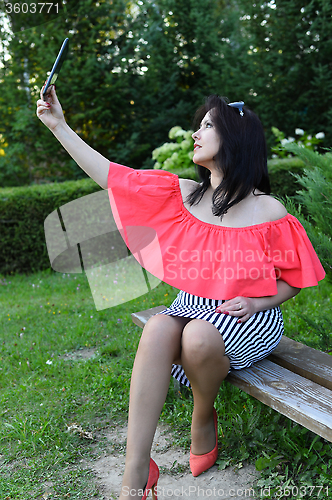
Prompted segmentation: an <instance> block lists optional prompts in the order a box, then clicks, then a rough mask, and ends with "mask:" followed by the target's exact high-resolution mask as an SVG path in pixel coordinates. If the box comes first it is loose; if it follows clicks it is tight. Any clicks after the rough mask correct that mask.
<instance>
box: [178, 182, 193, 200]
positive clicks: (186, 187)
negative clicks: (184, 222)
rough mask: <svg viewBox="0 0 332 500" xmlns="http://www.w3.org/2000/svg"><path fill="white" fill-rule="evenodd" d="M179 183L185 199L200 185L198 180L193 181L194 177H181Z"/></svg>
mask: <svg viewBox="0 0 332 500" xmlns="http://www.w3.org/2000/svg"><path fill="white" fill-rule="evenodd" d="M179 185H180V189H181V195H182V199H183V200H185V199H186V198H187V196H188V195H189V194H190V193H192V191H194V189H195V188H196V187H197V186H198V182H196V181H193V180H192V179H179Z"/></svg>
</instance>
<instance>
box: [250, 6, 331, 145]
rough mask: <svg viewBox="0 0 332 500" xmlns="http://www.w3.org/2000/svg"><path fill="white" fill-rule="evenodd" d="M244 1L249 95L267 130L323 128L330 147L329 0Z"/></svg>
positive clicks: (315, 129)
mask: <svg viewBox="0 0 332 500" xmlns="http://www.w3.org/2000/svg"><path fill="white" fill-rule="evenodd" d="M240 5H241V13H242V34H243V36H246V38H247V46H248V49H249V50H248V51H247V52H246V54H243V58H247V59H248V66H247V68H248V70H249V68H250V71H252V78H250V77H249V78H248V80H247V81H248V83H249V85H250V90H249V95H250V96H251V98H250V101H251V102H252V103H253V107H254V109H255V111H256V112H257V114H258V115H259V116H260V118H261V120H262V122H263V124H264V126H265V127H266V128H267V129H269V130H270V127H272V126H276V127H277V128H279V129H282V130H283V131H284V132H285V134H286V137H288V136H291V135H292V134H293V132H294V130H295V129H296V128H297V127H299V128H301V129H303V130H306V131H308V133H309V134H310V135H314V133H315V131H319V130H324V132H325V135H326V143H325V144H326V146H327V147H330V146H331V132H332V125H331V124H332V121H331V108H330V107H329V105H328V101H329V99H330V97H328V96H331V93H332V78H331V77H332V67H331V65H330V64H329V60H330V52H331V44H332V41H331V39H330V36H329V32H330V30H331V25H332V17H331V12H332V5H331V2H330V1H329V0H315V1H308V2H303V1H302V0H293V1H292V2H289V1H288V0H278V2H275V1H274V0H273V1H271V2H263V3H262V2H252V1H251V0H241V2H240ZM247 55H248V56H249V57H247ZM247 75H248V72H245V74H244V75H243V79H245V80H246V77H247ZM304 75H305V77H304ZM244 100H245V99H244ZM269 144H270V145H272V141H271V137H269Z"/></svg>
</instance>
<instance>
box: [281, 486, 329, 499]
mask: <svg viewBox="0 0 332 500" xmlns="http://www.w3.org/2000/svg"><path fill="white" fill-rule="evenodd" d="M314 493H315V494H316V495H318V496H320V495H321V496H322V498H327V497H328V496H329V487H328V486H299V487H298V486H288V487H286V486H284V487H283V486H277V488H276V490H275V497H276V498H281V497H282V498H285V497H290V498H294V497H296V498H298V497H300V498H302V497H310V496H312V495H313V494H314ZM325 495H326V496H325Z"/></svg>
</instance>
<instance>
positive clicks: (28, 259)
mask: <svg viewBox="0 0 332 500" xmlns="http://www.w3.org/2000/svg"><path fill="white" fill-rule="evenodd" d="M99 190H100V187H99V186H98V185H97V184H96V183H95V182H93V181H92V180H91V179H82V180H80V181H68V182H64V183H61V184H57V183H55V184H43V185H35V186H28V187H15V188H4V189H1V190H0V227H1V247H0V263H1V264H0V272H1V273H4V274H8V273H13V272H15V273H17V272H19V273H28V272H32V271H36V270H39V269H47V268H49V266H50V261H49V257H48V253H47V248H46V242H45V234H44V220H45V219H46V217H47V216H48V215H49V214H50V213H51V212H53V211H54V210H57V209H58V208H60V207H61V206H62V205H64V204H65V203H68V202H69V201H72V200H74V199H76V198H80V197H81V196H85V195H88V194H90V193H93V192H95V191H99Z"/></svg>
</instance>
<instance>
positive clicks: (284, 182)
mask: <svg viewBox="0 0 332 500" xmlns="http://www.w3.org/2000/svg"><path fill="white" fill-rule="evenodd" d="M267 165H268V171H269V177H270V184H271V192H272V194H273V195H275V196H279V197H280V198H285V197H286V196H289V197H293V196H295V195H296V192H297V191H298V190H299V189H300V187H301V185H300V184H299V182H298V180H297V178H296V177H294V175H293V173H294V174H298V175H301V174H302V172H303V168H304V166H305V165H304V162H303V161H302V160H301V159H300V158H296V157H293V158H276V159H273V160H269V161H268V164H267Z"/></svg>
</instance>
